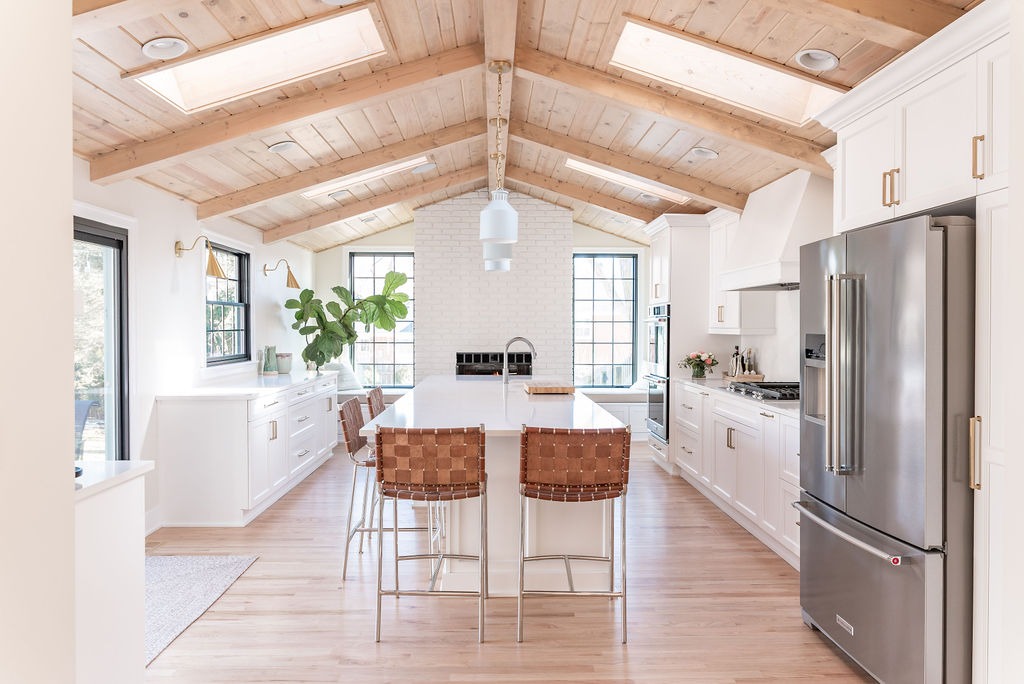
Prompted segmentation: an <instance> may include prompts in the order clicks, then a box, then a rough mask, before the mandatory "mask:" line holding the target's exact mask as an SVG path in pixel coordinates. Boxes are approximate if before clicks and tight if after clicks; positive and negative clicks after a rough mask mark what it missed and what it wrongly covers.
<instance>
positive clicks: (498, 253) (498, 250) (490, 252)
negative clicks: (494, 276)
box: [483, 242, 512, 261]
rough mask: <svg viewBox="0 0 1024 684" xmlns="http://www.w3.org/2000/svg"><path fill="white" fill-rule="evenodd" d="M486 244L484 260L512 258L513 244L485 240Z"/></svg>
mask: <svg viewBox="0 0 1024 684" xmlns="http://www.w3.org/2000/svg"><path fill="white" fill-rule="evenodd" d="M483 244H484V260H485V261H489V260H493V259H511V258H512V245H511V244H510V243H506V242H485V243H483Z"/></svg>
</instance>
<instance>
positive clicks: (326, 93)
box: [91, 45, 482, 182]
mask: <svg viewBox="0 0 1024 684" xmlns="http://www.w3.org/2000/svg"><path fill="white" fill-rule="evenodd" d="M481 58H482V54H481V50H480V48H479V47H478V46H475V45H473V46H468V47H465V48H456V49H455V50H451V51H448V52H444V53H442V54H440V55H437V56H434V57H428V58H426V59H423V60H418V61H416V62H411V63H409V64H402V65H400V66H396V67H389V68H387V69H383V70H381V71H379V72H375V73H374V74H373V75H371V76H368V77H363V78H360V79H353V80H351V81H345V82H343V83H339V84H337V85H336V86H333V87H331V88H329V89H326V90H322V91H316V92H314V93H310V94H309V95H306V96H304V97H302V98H298V99H295V100H286V101H282V102H278V103H275V104H272V105H268V106H266V107H263V108H260V109H258V110H252V111H246V112H243V113H240V114H235V115H232V116H229V117H225V118H223V119H220V120H219V121H216V122H214V123H213V124H210V125H201V126H196V127H193V128H187V129H185V130H182V131H178V132H175V133H171V134H170V135H166V136H162V137H159V138H155V139H153V140H147V141H145V142H143V143H139V144H138V145H134V146H132V147H129V148H126V149H122V150H117V151H116V152H111V153H109V154H105V155H103V156H101V157H97V158H96V159H94V160H93V162H92V164H91V175H92V180H94V181H103V182H111V181H114V180H118V179H122V178H125V177H130V176H132V175H139V174H141V173H144V172H145V170H147V169H149V168H152V167H153V166H156V165H158V164H161V163H164V162H166V161H167V160H169V159H174V158H176V157H179V156H181V155H185V154H189V153H191V152H195V151H197V150H201V149H203V148H205V147H209V146H211V145H216V144H218V143H224V142H227V141H229V140H232V139H235V138H238V137H241V136H244V135H249V134H252V133H255V132H258V131H262V130H266V129H268V128H273V127H275V126H282V125H285V124H287V123H289V122H291V121H296V122H297V123H303V122H304V120H306V119H309V118H311V117H314V116H316V115H318V114H321V113H323V112H325V111H329V110H333V109H347V108H356V107H358V108H362V107H365V106H367V105H368V104H369V103H371V102H375V101H379V100H381V99H384V98H386V97H387V96H389V95H390V96H394V95H395V94H397V93H400V92H405V91H406V90H413V89H422V88H426V87H429V86H432V85H435V84H436V83H437V82H438V81H440V80H443V79H445V77H448V76H452V75H455V74H458V73H460V72H462V71H464V70H466V69H471V68H476V67H478V66H479V64H480V63H481V61H482V59H481ZM296 125H297V124H296Z"/></svg>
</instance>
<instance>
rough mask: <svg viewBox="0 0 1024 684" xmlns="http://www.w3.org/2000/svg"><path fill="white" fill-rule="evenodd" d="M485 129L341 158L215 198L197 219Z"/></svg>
mask: <svg viewBox="0 0 1024 684" xmlns="http://www.w3.org/2000/svg"><path fill="white" fill-rule="evenodd" d="M484 130H485V129H484V122H483V121H482V120H479V119H477V120H474V121H470V122H467V123H465V124H460V125H458V126H453V127H450V128H445V129H442V130H440V131H434V132H432V133H426V134H424V135H421V136H418V137H416V138H413V139H411V140H405V141H402V142H399V143H396V144H394V145H389V146H387V147H382V148H379V149H377V150H374V151H371V152H366V153H364V154H361V155H359V156H356V157H349V158H347V159H342V160H340V161H337V162H334V163H332V164H327V165H325V166H317V167H315V168H311V169H309V170H308V171H303V172H301V173H295V174H292V175H290V176H285V177H283V178H277V179H275V180H272V181H269V182H267V183H261V184H259V185H256V186H253V187H250V188H245V189H244V190H239V191H237V192H233V193H230V194H225V195H223V196H221V197H216V198H214V199H211V200H209V201H207V202H204V203H202V204H200V205H199V206H198V207H196V216H197V217H198V218H200V219H207V218H211V217H213V216H220V215H222V214H228V213H232V212H236V211H240V210H243V209H245V208H247V207H251V206H254V205H260V204H264V203H266V202H269V201H271V200H273V199H275V198H278V197H282V196H284V195H290V194H292V193H296V192H300V191H302V190H305V189H306V188H310V187H313V186H314V185H318V184H320V183H326V182H328V181H332V180H334V179H336V178H341V177H343V176H350V175H352V174H356V173H362V172H364V171H368V170H370V169H373V168H376V167H378V166H382V165H384V164H390V163H393V162H397V161H401V160H402V159H408V158H411V157H416V156H419V155H422V154H424V153H427V152H429V151H431V150H437V149H442V148H445V147H448V146H450V145H456V144H458V143H460V142H463V141H465V140H466V139H467V138H470V137H473V136H479V135H483V133H484Z"/></svg>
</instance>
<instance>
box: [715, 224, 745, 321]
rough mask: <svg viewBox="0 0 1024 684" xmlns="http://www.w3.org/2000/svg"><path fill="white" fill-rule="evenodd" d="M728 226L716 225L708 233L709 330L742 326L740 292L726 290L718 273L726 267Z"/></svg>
mask: <svg viewBox="0 0 1024 684" xmlns="http://www.w3.org/2000/svg"><path fill="white" fill-rule="evenodd" d="M728 228H729V227H728V226H716V227H714V228H712V229H711V230H710V232H709V233H708V262H709V264H708V265H709V268H710V270H709V281H708V292H709V298H708V332H710V333H715V332H722V331H724V330H735V329H737V328H739V326H740V307H739V300H740V293H739V292H725V291H723V290H722V287H721V284H720V283H719V278H718V275H719V274H720V273H721V272H722V269H723V268H724V267H725V255H726V252H727V251H728V249H729V230H728Z"/></svg>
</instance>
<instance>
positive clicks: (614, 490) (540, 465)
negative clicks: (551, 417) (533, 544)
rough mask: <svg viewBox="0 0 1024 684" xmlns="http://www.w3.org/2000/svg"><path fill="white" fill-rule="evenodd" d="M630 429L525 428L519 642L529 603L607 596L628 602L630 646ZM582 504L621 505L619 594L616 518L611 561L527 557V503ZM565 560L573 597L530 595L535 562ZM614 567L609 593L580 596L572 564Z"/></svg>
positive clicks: (566, 556)
mask: <svg viewBox="0 0 1024 684" xmlns="http://www.w3.org/2000/svg"><path fill="white" fill-rule="evenodd" d="M629 441H630V432H629V428H628V427H622V428H606V429H592V430H589V429H566V428H540V427H527V426H526V425H524V426H523V430H522V434H521V436H520V450H519V494H520V496H519V504H520V505H519V598H518V622H517V626H516V641H522V640H523V599H525V598H528V597H538V596H607V597H611V598H615V597H619V598H621V599H622V643H626V489H627V486H628V484H629ZM527 499H537V500H539V501H556V502H561V503H579V502H583V501H608V502H609V503H610V504H611V505H612V506H613V508H614V500H615V499H619V500H620V501H619V515H620V524H621V526H622V531H621V533H620V539H621V544H622V546H621V548H620V553H619V575H620V578H621V588H620V589H619V591H615V551H614V549H615V516H614V515H609V516H608V518H609V538H608V544H609V553H608V555H607V556H582V555H571V554H562V555H535V556H527V555H526V501H527ZM537 560H562V561H563V562H564V563H565V571H566V576H567V578H568V580H569V591H526V590H525V589H524V586H525V580H524V575H525V570H526V564H527V563H528V562H529V561H537ZM573 560H580V561H602V562H605V563H608V573H609V587H608V591H575V590H574V587H573V579H572V567H571V564H570V561H573Z"/></svg>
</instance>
